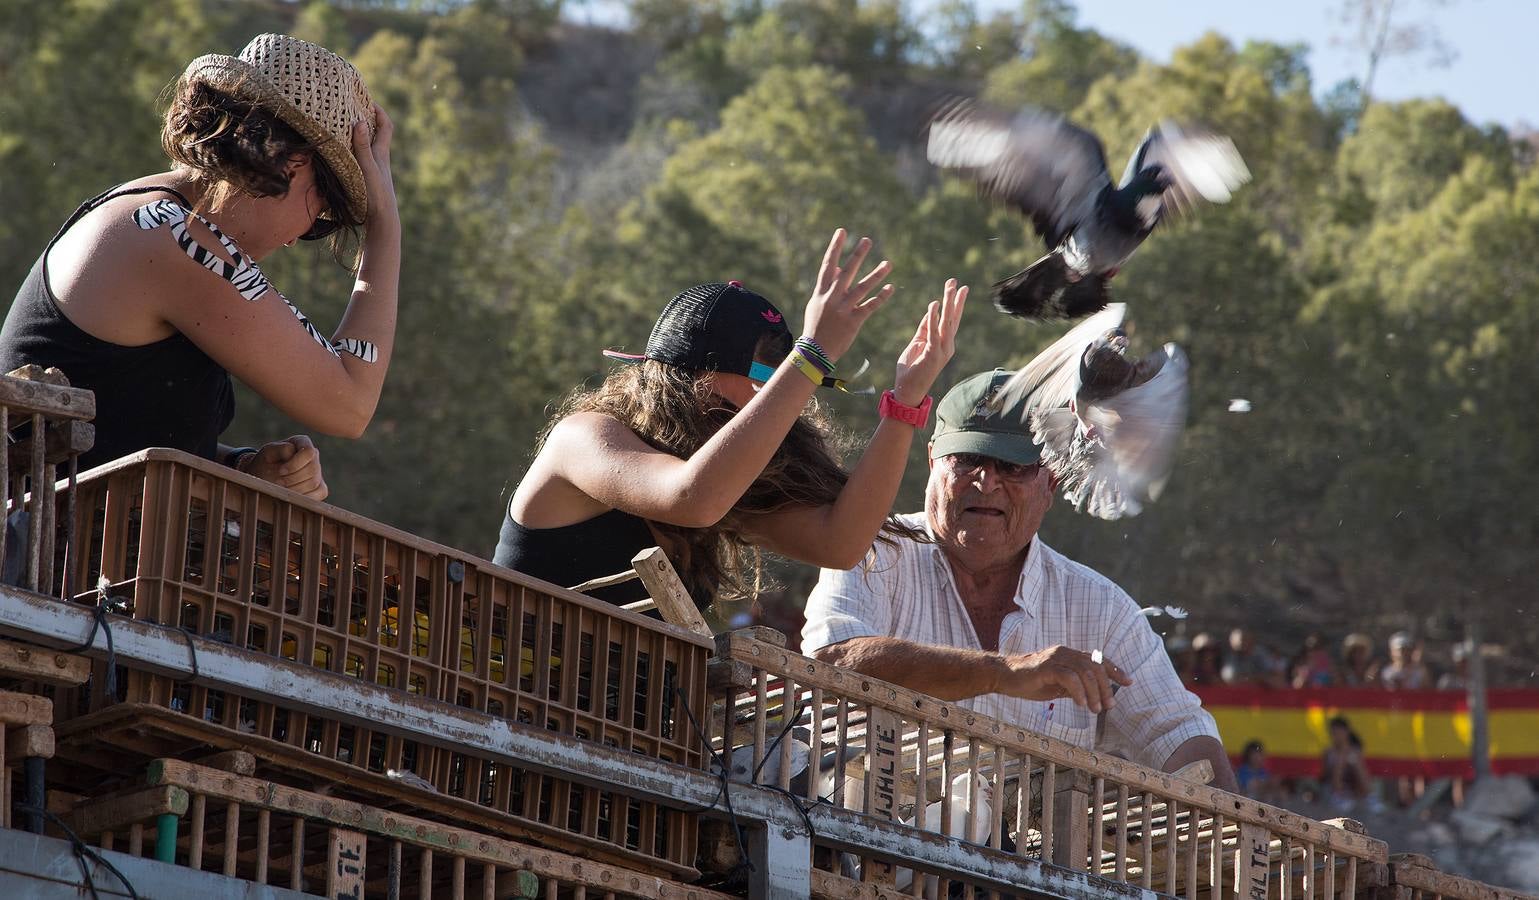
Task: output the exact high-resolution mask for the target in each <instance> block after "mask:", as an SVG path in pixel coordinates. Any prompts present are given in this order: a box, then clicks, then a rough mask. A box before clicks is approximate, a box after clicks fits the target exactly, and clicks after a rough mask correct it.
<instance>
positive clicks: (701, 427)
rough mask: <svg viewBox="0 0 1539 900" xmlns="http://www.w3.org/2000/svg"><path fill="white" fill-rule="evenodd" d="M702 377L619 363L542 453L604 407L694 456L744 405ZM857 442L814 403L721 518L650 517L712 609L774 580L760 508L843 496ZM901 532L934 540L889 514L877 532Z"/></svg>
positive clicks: (577, 403)
mask: <svg viewBox="0 0 1539 900" xmlns="http://www.w3.org/2000/svg"><path fill="white" fill-rule="evenodd" d="M699 375H700V373H698V372H694V371H691V370H689V369H682V368H678V367H676V366H670V365H666V364H664V363H660V362H656V361H653V360H644V361H643V362H641V363H639V364H637V365H625V366H617V367H616V368H615V369H614V371H612V372H610V374H609V376H608V377H607V378H605V379H604V382H603V383H602V384H600V385H599V386H598V387H597V388H595V389H593V390H583V389H578V390H577V391H575V392H573V393H572V394H571V395H570V396H569V397H567V399H566V400H565V402H564V403H563V404H562V406H561V409H560V411H559V412H558V413H557V415H556V416H555V417H554V418H553V419H552V420H551V424H550V425H549V426H547V428H546V429H545V431H544V432H543V433H542V434H541V435H540V437H539V441H538V443H537V445H536V450H535V452H536V453H538V452H539V449H540V448H542V447H544V446H545V439H546V438H547V437H548V436H549V434H550V429H551V428H554V427H555V424H556V422H559V421H561V420H562V419H564V418H566V417H567V416H569V415H572V414H573V413H579V412H597V413H602V414H603V415H606V416H609V417H610V418H613V419H616V420H618V421H620V422H623V423H624V424H625V425H626V426H627V427H628V428H630V429H631V430H632V431H634V432H635V433H636V434H637V435H638V436H639V437H640V438H641V439H642V440H643V441H646V442H647V443H648V444H649V445H651V446H652V447H655V448H656V449H658V450H660V451H662V452H664V453H668V454H671V455H673V456H677V457H679V458H681V459H687V458H689V457H690V456H692V455H693V454H694V453H695V452H696V451H698V450H699V449H700V448H701V447H702V446H704V445H705V442H706V441H708V440H710V439H711V437H712V435H714V434H716V432H717V431H718V430H720V429H721V427H722V426H723V425H725V424H726V423H727V422H728V421H729V420H730V419H731V418H732V416H733V415H734V414H735V413H736V411H737V410H736V408H734V407H733V406H732V405H731V404H730V403H728V402H727V401H725V400H723V399H722V398H721V397H719V396H717V395H716V394H714V393H712V392H711V390H710V389H709V387H708V386H707V385H706V383H705V382H704V381H703V380H702V379H701V378H700V377H699ZM848 443H849V442H848V440H847V438H846V437H845V436H843V435H841V434H840V433H839V432H837V431H836V430H835V428H834V425H833V422H832V421H831V420H830V419H829V418H828V416H827V414H825V413H824V412H823V410H822V409H821V408H820V407H819V406H818V404H817V402H816V401H814V402H813V403H812V404H811V406H810V408H809V409H808V411H807V412H804V413H803V414H802V415H801V417H800V418H798V419H797V421H796V423H795V424H794V425H792V426H791V431H790V432H789V433H788V434H787V435H786V438H785V440H784V441H782V442H781V444H780V447H779V448H777V449H776V451H775V455H774V457H772V458H771V459H770V461H769V464H768V465H767V466H765V467H764V471H763V472H762V473H761V474H760V475H759V477H758V478H757V479H755V480H754V482H753V484H752V485H750V486H749V488H748V490H747V492H745V493H744V494H743V496H742V499H740V500H738V502H737V504H736V505H734V506H733V507H732V509H731V511H730V512H728V513H727V515H726V516H725V517H724V518H723V519H722V520H721V521H719V522H717V523H716V524H715V525H712V526H710V527H709V528H684V527H680V526H677V525H669V524H666V523H663V522H649V524H650V525H651V526H652V527H653V528H654V529H656V530H657V531H658V532H659V533H660V534H663V535H666V536H667V537H668V538H670V539H671V540H672V542H673V543H674V545H675V546H674V547H671V548H670V549H673V550H675V553H676V556H677V557H678V558H676V559H674V563H675V564H677V566H678V568H679V575H680V577H681V578H683V580H684V583H685V586H686V587H688V588H689V591H690V595H691V596H693V597H694V598H695V600H696V603H698V604H699V605H701V606H702V607H703V606H707V605H709V604H710V603H711V602H713V601H714V600H736V599H742V598H752V597H755V596H757V595H758V594H759V593H760V592H761V591H763V590H766V589H768V588H769V587H771V584H770V583H769V580H768V578H767V577H766V575H765V571H764V553H763V551H762V550H760V549H759V548H758V547H757V546H755V545H754V544H752V543H751V542H750V541H749V539H748V538H747V536H746V533H747V531H748V528H749V523H750V522H751V521H752V519H753V518H754V517H755V516H761V515H764V514H765V513H773V512H777V511H779V510H783V509H787V508H790V507H794V506H822V505H825V504H829V503H833V502H834V501H835V500H836V499H837V498H838V496H839V492H840V491H841V490H842V489H843V488H844V484H845V482H846V481H848V480H849V474H848V473H847V472H845V471H844V468H843V466H841V465H840V463H839V459H838V456H837V455H836V450H843V449H845V448H846V447H847V446H848ZM895 537H908V538H913V539H916V540H927V539H928V538H927V537H926V536H925V535H924V534H923V533H922V532H920V531H917V530H915V529H912V528H908V527H906V526H903V525H900V524H899V523H898V522H897V520H896V519H893V518H891V517H889V518H888V519H887V522H886V523H885V524H884V525H883V526H882V530H881V532H880V533H879V534H878V535H877V540H878V541H881V542H884V543H890V542H892V540H893V539H894V538H895Z"/></svg>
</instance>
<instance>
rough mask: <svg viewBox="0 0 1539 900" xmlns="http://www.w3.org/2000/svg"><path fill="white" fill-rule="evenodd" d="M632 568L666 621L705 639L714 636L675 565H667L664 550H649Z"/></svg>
mask: <svg viewBox="0 0 1539 900" xmlns="http://www.w3.org/2000/svg"><path fill="white" fill-rule="evenodd" d="M631 567H632V568H634V569H635V570H636V574H637V575H639V576H641V583H642V584H644V585H646V586H647V593H648V594H651V595H652V599H653V600H654V601H656V602H657V611H658V612H660V613H662V614H663V621H665V622H670V623H672V624H674V625H677V626H679V627H680V628H684V629H686V630H689V631H693V632H694V633H695V634H698V635H702V636H704V637H713V636H714V634H715V632H713V631H711V627H710V626H709V625H707V624H705V617H704V616H702V615H700V609H699V608H698V607H696V606H695V601H694V599H693V598H691V597H690V596H689V591H688V590H686V589H685V587H684V581H683V579H681V578H679V573H678V572H675V571H674V570H673V563H670V562H669V561H668V555H667V554H666V553H664V552H663V548H661V547H650V548H648V549H646V550H643V551H641V552H640V553H638V554H636V556H635V558H633V559H632V560H631Z"/></svg>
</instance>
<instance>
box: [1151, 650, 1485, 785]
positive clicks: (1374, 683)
mask: <svg viewBox="0 0 1539 900" xmlns="http://www.w3.org/2000/svg"><path fill="white" fill-rule="evenodd" d="M1386 647H1387V649H1388V655H1387V657H1381V656H1380V655H1379V654H1378V647H1377V645H1376V642H1375V641H1374V638H1373V637H1372V636H1370V635H1368V634H1364V633H1361V632H1354V633H1352V634H1348V635H1347V636H1346V637H1344V638H1342V640H1341V644H1340V646H1339V648H1333V647H1332V645H1331V642H1330V641H1329V640H1327V638H1326V637H1325V635H1324V634H1322V633H1320V632H1312V633H1310V634H1309V635H1307V636H1306V637H1305V638H1304V640H1303V642H1302V643H1301V644H1299V646H1298V647H1297V649H1295V650H1294V651H1293V653H1291V654H1283V653H1279V652H1277V651H1275V650H1274V649H1272V648H1271V647H1269V646H1267V645H1266V644H1264V643H1262V642H1260V641H1258V640H1256V636H1255V634H1254V633H1252V632H1251V631H1249V630H1247V629H1244V628H1236V629H1234V630H1233V631H1231V632H1229V638H1228V641H1227V642H1225V643H1220V641H1219V639H1218V638H1217V637H1215V636H1214V634H1213V633H1211V632H1207V631H1204V632H1200V633H1198V634H1197V635H1196V636H1195V637H1192V638H1191V639H1190V640H1188V639H1187V638H1186V636H1185V635H1184V634H1173V635H1171V636H1169V637H1168V638H1166V640H1165V648H1166V650H1167V651H1168V652H1169V653H1170V657H1171V661H1172V663H1174V665H1175V668H1176V673H1177V674H1178V675H1179V676H1180V677H1181V680H1182V682H1183V683H1185V684H1187V685H1189V686H1191V687H1202V686H1206V685H1221V684H1222V685H1265V686H1267V687H1272V688H1279V689H1286V688H1325V687H1353V688H1379V689H1383V690H1392V691H1393V690H1423V689H1429V688H1435V689H1438V690H1463V689H1464V688H1465V687H1466V686H1467V679H1468V677H1469V673H1468V664H1469V652H1470V647H1469V644H1467V643H1456V644H1453V645H1452V646H1451V647H1449V648H1448V655H1447V660H1448V661H1447V665H1446V666H1445V667H1443V668H1442V670H1441V671H1438V672H1436V673H1435V672H1434V671H1433V667H1432V666H1431V665H1430V664H1429V663H1428V662H1427V658H1426V656H1427V654H1426V646H1425V644H1424V643H1423V641H1422V640H1421V639H1419V638H1417V637H1415V636H1413V635H1412V634H1410V633H1409V632H1405V631H1397V632H1395V633H1394V634H1392V635H1390V637H1389V640H1388V642H1387V644H1386ZM1333 650H1334V652H1333ZM1327 732H1328V738H1329V741H1328V746H1327V747H1326V748H1325V750H1324V752H1323V753H1322V755H1321V760H1320V773H1319V776H1318V778H1305V779H1279V778H1276V777H1274V776H1273V775H1272V774H1271V773H1270V772H1269V770H1268V768H1267V763H1266V749H1265V747H1264V746H1262V743H1261V742H1260V741H1255V740H1253V741H1250V742H1249V743H1248V744H1247V745H1246V747H1245V749H1244V751H1243V753H1242V754H1241V757H1240V759H1239V763H1238V766H1237V768H1236V770H1235V772H1236V777H1237V779H1238V781H1239V783H1240V789H1241V790H1242V791H1243V792H1244V793H1246V794H1247V795H1249V796H1251V797H1254V798H1256V799H1258V800H1262V801H1264V802H1269V803H1283V802H1285V801H1286V800H1287V799H1288V798H1290V797H1292V796H1300V797H1302V798H1304V799H1306V800H1307V799H1310V798H1312V797H1313V798H1318V799H1320V800H1323V801H1324V802H1327V803H1329V804H1330V805H1331V807H1332V808H1334V809H1336V810H1338V811H1344V812H1345V811H1351V810H1354V809H1357V808H1359V807H1362V808H1365V809H1368V810H1370V811H1374V810H1377V809H1378V808H1380V807H1381V806H1382V800H1381V799H1380V789H1379V786H1378V785H1377V784H1376V782H1375V780H1374V779H1373V778H1372V777H1371V776H1370V775H1369V773H1368V769H1367V766H1366V765H1365V764H1364V750H1363V742H1362V739H1361V738H1360V737H1359V736H1358V735H1357V733H1356V732H1355V731H1354V730H1353V729H1352V726H1351V724H1350V723H1349V722H1348V721H1347V720H1346V719H1344V718H1341V717H1339V716H1338V717H1336V718H1334V719H1332V720H1331V721H1330V723H1329V726H1328V728H1327ZM1387 787H1388V788H1389V791H1388V792H1389V793H1390V795H1391V796H1392V797H1394V799H1395V800H1397V801H1398V802H1399V803H1400V804H1401V805H1408V804H1410V803H1412V802H1414V801H1415V800H1416V799H1417V798H1419V797H1420V796H1421V795H1422V793H1423V791H1424V790H1425V787H1426V784H1425V780H1424V779H1421V778H1399V779H1391V781H1390V784H1389V785H1388V786H1387ZM1461 788H1462V784H1459V783H1458V782H1457V781H1456V782H1455V783H1454V785H1453V791H1454V801H1455V803H1456V804H1458V803H1459V802H1460V800H1461V799H1462V793H1463V791H1462V790H1461Z"/></svg>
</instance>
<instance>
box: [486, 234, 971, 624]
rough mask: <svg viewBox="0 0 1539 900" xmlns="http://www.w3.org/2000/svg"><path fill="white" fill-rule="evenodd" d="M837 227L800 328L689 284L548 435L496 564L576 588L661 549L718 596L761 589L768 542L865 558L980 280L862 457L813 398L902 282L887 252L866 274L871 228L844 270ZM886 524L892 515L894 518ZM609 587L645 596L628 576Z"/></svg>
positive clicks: (943, 321) (907, 374)
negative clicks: (835, 439)
mask: <svg viewBox="0 0 1539 900" xmlns="http://www.w3.org/2000/svg"><path fill="white" fill-rule="evenodd" d="M844 240H845V232H844V230H843V229H840V230H839V231H836V232H834V236H833V239H832V240H831V241H830V242H829V245H828V249H827V251H826V252H825V253H824V255H823V263H822V266H821V268H820V269H819V270H818V278H817V286H816V287H815V289H814V290H813V293H812V298H811V299H810V300H809V301H808V302H807V311H806V321H805V331H804V334H803V337H801V338H798V339H796V340H794V341H793V340H792V338H791V332H790V330H789V329H788V328H787V327H786V324H785V321H784V317H783V316H782V315H781V313H780V311H779V310H778V309H776V308H775V307H774V306H773V305H772V304H771V303H770V302H769V301H768V300H766V299H764V298H763V297H761V296H759V295H758V294H755V293H753V292H752V291H749V290H747V289H745V288H743V287H742V285H740V284H738V283H736V282H731V283H727V284H707V285H700V286H698V287H695V288H691V289H690V290H688V291H685V292H684V293H682V294H680V295H678V296H677V297H675V298H673V300H672V301H670V302H669V304H668V306H667V307H666V308H665V309H664V310H663V313H662V315H661V317H659V318H658V320H657V324H656V326H655V327H654V328H653V330H652V337H651V339H650V340H649V341H648V342H647V350H646V353H645V354H642V355H637V356H626V355H624V354H609V355H611V356H616V357H619V358H623V359H631V360H634V361H636V362H638V363H639V364H638V365H635V366H626V367H622V368H619V369H617V370H615V371H614V372H612V373H611V374H610V375H609V377H608V378H607V379H605V381H604V383H603V384H602V385H600V386H599V387H598V388H597V389H596V390H593V391H588V392H579V393H577V394H575V395H573V396H572V397H571V398H569V399H568V400H567V402H566V404H565V406H564V407H563V409H562V411H561V413H560V414H559V415H558V417H557V418H556V420H555V421H554V422H553V423H552V425H551V427H550V428H549V429H548V430H547V431H546V433H545V434H544V435H542V436H541V439H540V443H539V446H538V449H537V452H536V456H535V460H534V463H533V464H532V465H531V466H530V468H529V471H528V473H527V474H526V475H525V476H524V479H523V481H522V482H521V483H520V484H519V486H518V489H517V491H516V492H515V493H514V495H513V499H512V502H511V503H509V505H508V508H507V511H506V515H505V516H504V521H503V526H502V534H501V539H500V540H499V542H498V545H497V553H496V557H495V558H496V561H497V562H498V563H499V564H501V565H505V566H508V567H510V568H513V569H517V570H519V571H522V572H526V573H528V574H531V575H534V576H536V577H539V578H543V579H545V580H547V581H552V582H555V583H557V584H562V585H575V584H579V583H581V582H583V581H586V580H588V579H590V578H597V577H601V576H604V575H612V574H614V573H616V572H619V571H623V570H625V569H626V568H629V567H630V561H631V558H632V557H633V556H635V554H636V553H637V552H638V551H640V550H643V549H646V548H647V547H651V546H662V547H663V548H664V549H665V550H666V551H667V552H668V554H669V556H670V557H671V558H672V559H673V561H674V563H675V564H676V565H677V567H678V568H679V570H680V573H681V575H682V577H683V578H684V581H685V583H686V585H687V586H688V587H689V589H690V592H691V594H692V595H693V596H694V597H695V598H696V600H697V601H698V602H700V603H702V604H704V603H708V602H710V600H712V599H714V598H718V597H724V596H751V595H752V594H753V593H754V592H755V590H756V588H757V586H758V576H759V572H760V567H759V559H758V552H759V549H760V548H763V549H768V550H771V551H774V552H776V553H779V554H782V555H784V556H787V557H790V558H792V559H796V560H800V561H803V562H807V563H811V564H813V565H819V566H834V567H839V568H848V567H850V566H852V565H855V564H856V563H858V562H859V561H860V559H861V558H862V556H863V555H864V554H865V552H866V551H867V550H868V549H869V548H870V546H871V542H872V540H873V539H875V538H876V537H877V535H878V533H879V532H880V531H882V529H883V528H884V527H887V528H892V527H896V526H894V525H891V524H890V523H887V522H888V514H889V512H890V511H891V509H892V503H893V498H894V497H895V496H896V494H897V491H898V484H899V481H900V480H901V479H902V476H903V467H904V464H905V462H906V461H907V458H908V451H909V447H910V444H911V442H912V440H913V437H914V432H915V431H916V430H918V428H920V427H922V426H923V425H924V422H925V420H926V418H927V417H928V415H929V410H930V405H931V400H930V398H929V397H928V396H926V394H927V392H928V391H929V389H930V385H931V384H932V383H933V382H934V381H935V377H936V376H937V375H938V374H940V370H941V369H942V368H943V367H944V366H945V364H946V362H947V361H948V360H949V359H950V358H951V354H952V351H953V348H954V346H955V338H956V330H957V323H958V321H959V320H960V318H961V315H962V308H963V305H964V303H965V302H966V299H967V287H966V286H958V285H957V283H956V281H955V279H953V280H951V281H948V282H947V283H946V290H945V296H944V298H943V299H942V300H938V301H934V302H932V303H931V304H930V306H929V309H928V310H927V311H926V313H925V316H924V319H923V320H922V321H921V322H920V324H919V328H918V331H917V332H916V333H915V334H914V338H913V340H912V341H910V342H909V344H908V346H907V348H905V349H904V351H903V353H902V354H901V355H900V356H899V357H898V368H897V377H896V379H895V380H894V382H893V389H892V390H891V391H888V392H886V393H885V394H884V395H883V397H882V402H881V405H880V409H881V412H882V421H881V424H880V425H879V426H878V427H877V430H876V433H875V434H874V435H873V436H872V438H871V441H870V443H869V444H868V445H867V446H866V449H865V452H864V453H863V454H862V456H861V459H860V462H859V464H858V465H856V467H855V469H854V470H853V471H851V472H848V473H846V472H845V471H844V470H843V469H842V468H841V467H840V465H839V463H838V461H837V459H836V458H835V456H834V454H833V453H832V451H831V450H830V449H829V433H830V429H829V427H828V423H827V420H826V419H825V418H823V416H822V415H821V414H820V413H819V412H818V411H817V409H816V407H814V408H812V409H810V410H809V409H808V400H809V399H811V397H812V392H813V391H814V390H815V389H816V388H817V387H818V386H820V385H835V384H838V382H837V379H835V378H833V368H834V364H835V363H836V362H837V361H838V359H839V357H840V356H842V355H843V354H844V352H845V351H846V350H848V349H849V347H850V345H851V344H852V343H853V342H854V340H855V336H856V334H857V333H858V332H859V331H860V327H861V325H863V324H864V323H865V321H866V319H867V318H869V317H870V316H871V314H872V313H873V312H875V311H876V310H877V309H878V308H879V307H880V306H881V305H882V304H883V303H884V302H886V300H887V299H888V297H890V296H891V295H892V290H893V288H892V285H891V284H887V285H884V286H883V287H881V289H880V290H876V286H877V284H878V283H879V282H881V281H882V279H883V278H885V277H886V276H887V273H888V272H889V271H890V270H891V264H890V263H888V262H887V261H886V260H883V261H882V262H881V263H879V264H878V265H876V266H875V267H874V268H872V269H871V271H870V272H868V273H867V274H866V275H865V277H863V278H859V279H857V278H856V275H857V272H858V270H859V268H860V266H861V264H862V263H863V262H864V260H865V257H866V254H867V253H868V252H869V251H870V249H871V241H870V240H869V239H867V238H861V240H860V241H859V242H858V243H857V245H856V247H855V250H854V252H853V254H852V255H851V257H850V259H849V260H848V261H847V263H846V264H845V265H844V266H842V267H841V266H840V265H839V260H840V256H841V248H842V247H843V245H844ZM884 523H887V524H884ZM594 594H595V596H599V597H602V598H603V599H606V600H609V601H611V602H615V603H627V602H630V601H632V600H640V599H643V598H645V596H646V593H645V589H644V588H642V587H641V586H640V584H639V583H637V582H630V583H627V584H622V585H619V586H616V587H612V588H606V589H604V590H602V591H595V592H594Z"/></svg>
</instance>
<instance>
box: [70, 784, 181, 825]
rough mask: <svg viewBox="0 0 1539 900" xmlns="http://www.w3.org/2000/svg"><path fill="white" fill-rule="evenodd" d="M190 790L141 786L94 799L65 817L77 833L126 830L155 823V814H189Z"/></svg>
mask: <svg viewBox="0 0 1539 900" xmlns="http://www.w3.org/2000/svg"><path fill="white" fill-rule="evenodd" d="M188 800H189V797H188V793H187V790H186V789H185V788H181V787H177V786H175V785H158V786H154V787H148V788H138V789H135V790H133V791H130V792H128V793H124V794H118V795H115V796H110V797H104V798H101V799H97V800H91V801H89V802H87V803H84V804H83V805H81V806H79V807H77V808H76V809H75V810H73V811H72V812H69V813H67V814H66V815H65V816H63V819H64V821H65V822H66V823H68V824H69V827H70V829H71V830H73V831H74V832H75V833H76V834H81V835H92V834H100V833H101V832H103V831H124V830H127V829H128V828H129V826H131V825H134V824H143V823H147V822H153V820H154V819H155V817H156V816H159V815H163V814H166V813H170V814H171V815H176V816H182V815H186V814H187V809H188Z"/></svg>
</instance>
